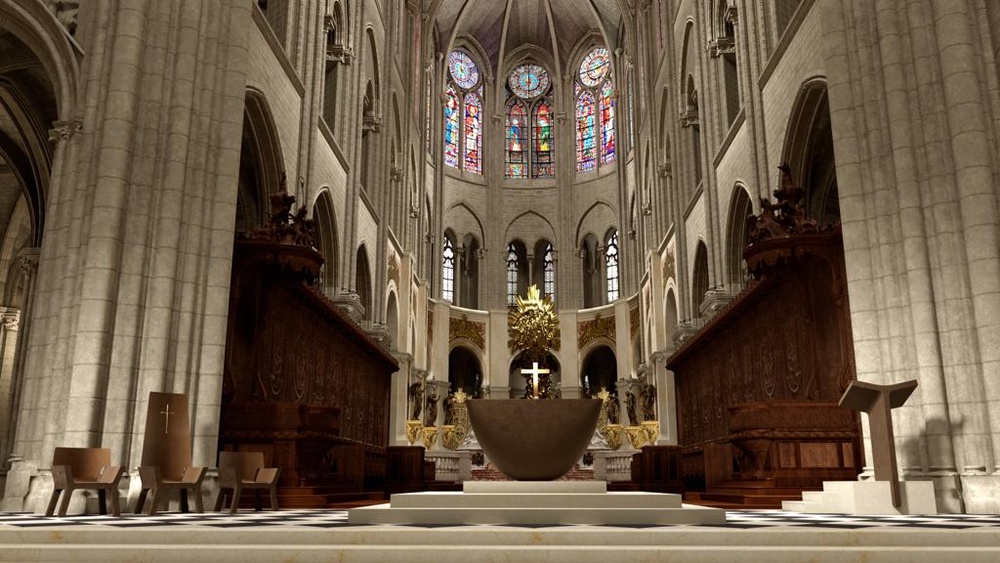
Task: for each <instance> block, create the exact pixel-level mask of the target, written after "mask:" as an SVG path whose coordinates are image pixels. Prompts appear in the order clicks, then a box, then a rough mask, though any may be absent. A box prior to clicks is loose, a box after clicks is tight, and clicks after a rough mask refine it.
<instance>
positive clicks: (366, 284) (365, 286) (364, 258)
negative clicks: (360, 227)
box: [354, 245, 372, 320]
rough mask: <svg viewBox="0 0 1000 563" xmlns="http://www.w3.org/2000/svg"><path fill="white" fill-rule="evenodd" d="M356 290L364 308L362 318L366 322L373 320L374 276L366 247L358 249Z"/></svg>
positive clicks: (355, 275) (355, 274)
mask: <svg viewBox="0 0 1000 563" xmlns="http://www.w3.org/2000/svg"><path fill="white" fill-rule="evenodd" d="M354 290H355V291H357V292H358V301H360V302H361V307H362V308H364V313H363V314H362V317H363V318H364V319H365V320H371V318H372V275H371V268H370V267H369V266H368V249H366V248H365V246H364V245H361V247H360V248H358V255H357V266H356V268H355V272H354Z"/></svg>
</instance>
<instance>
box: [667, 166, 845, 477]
mask: <svg viewBox="0 0 1000 563" xmlns="http://www.w3.org/2000/svg"><path fill="white" fill-rule="evenodd" d="M786 178H787V177H786ZM775 195H776V196H777V203H776V204H772V203H771V202H769V201H766V200H765V201H764V202H763V210H762V212H761V214H760V215H759V216H756V217H751V221H750V224H751V226H750V233H749V238H750V244H749V245H748V246H747V248H746V251H745V253H744V257H745V259H746V261H747V266H748V268H749V271H750V272H751V273H752V274H753V275H754V277H755V278H756V279H755V280H754V281H752V282H751V283H750V285H749V286H748V287H747V288H746V289H744V291H743V292H741V293H740V294H739V295H737V296H736V297H735V298H734V299H733V300H732V301H731V302H730V303H729V304H727V305H726V306H725V307H724V308H723V309H722V310H720V311H719V312H718V313H717V314H716V315H715V316H714V317H713V318H712V319H711V320H710V321H709V322H708V323H707V324H706V325H705V326H704V327H702V329H701V330H700V331H699V332H698V333H696V334H695V335H694V336H693V337H691V338H690V339H689V340H687V341H686V342H684V343H683V345H682V346H681V347H680V348H679V349H678V350H677V352H675V353H674V354H673V356H671V358H670V359H669V360H668V362H667V367H668V369H670V370H673V372H674V374H675V381H676V393H677V405H678V407H677V411H678V412H677V417H678V426H679V439H680V445H681V446H682V448H683V451H684V461H683V466H684V467H683V472H684V478H685V485H686V487H688V488H689V489H693V490H705V489H706V488H707V489H708V490H709V491H711V489H712V487H713V486H716V485H720V486H724V484H725V483H726V482H727V481H728V480H733V479H740V480H743V481H746V480H770V481H772V482H773V483H774V484H775V485H776V486H778V487H786V488H796V487H799V488H812V487H818V486H820V485H821V484H822V481H824V480H842V479H854V478H856V476H857V474H858V473H859V472H860V468H861V467H862V460H861V447H860V427H859V421H858V417H857V415H856V414H855V413H852V412H851V411H849V410H847V409H843V408H840V407H838V406H837V401H838V400H839V399H840V396H841V394H842V393H843V392H844V390H845V389H846V388H847V386H848V384H849V383H850V381H852V380H853V379H854V378H855V371H854V352H853V341H852V337H851V325H850V318H849V308H848V301H847V292H846V283H845V280H844V272H845V270H844V251H843V242H842V239H841V235H840V228H839V227H838V226H836V225H827V226H824V227H820V226H817V225H816V223H815V221H811V220H808V219H806V218H805V216H804V213H803V211H802V207H801V205H800V204H799V201H800V199H801V196H802V193H801V190H799V189H798V188H796V187H794V186H792V185H791V183H790V181H788V180H787V179H786V181H785V182H784V183H783V185H782V188H781V189H779V190H777V191H775Z"/></svg>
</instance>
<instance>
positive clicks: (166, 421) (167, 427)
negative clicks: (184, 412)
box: [160, 403, 177, 434]
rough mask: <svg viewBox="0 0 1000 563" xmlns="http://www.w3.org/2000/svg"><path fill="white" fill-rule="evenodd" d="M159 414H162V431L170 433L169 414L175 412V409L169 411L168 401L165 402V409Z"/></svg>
mask: <svg viewBox="0 0 1000 563" xmlns="http://www.w3.org/2000/svg"><path fill="white" fill-rule="evenodd" d="M160 414H162V415H164V417H163V418H164V421H163V433H164V434H170V415H172V414H177V411H174V412H170V403H167V408H166V410H162V411H160Z"/></svg>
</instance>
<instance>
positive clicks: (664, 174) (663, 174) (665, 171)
mask: <svg viewBox="0 0 1000 563" xmlns="http://www.w3.org/2000/svg"><path fill="white" fill-rule="evenodd" d="M656 171H657V173H659V175H660V178H669V177H670V176H671V175H672V174H673V166H672V165H671V164H670V161H669V160H668V161H666V162H664V163H663V164H661V165H659V166H657V167H656Z"/></svg>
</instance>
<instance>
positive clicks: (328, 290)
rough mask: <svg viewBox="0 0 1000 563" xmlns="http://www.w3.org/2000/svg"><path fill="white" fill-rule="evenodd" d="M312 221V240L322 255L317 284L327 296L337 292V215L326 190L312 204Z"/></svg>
mask: <svg viewBox="0 0 1000 563" xmlns="http://www.w3.org/2000/svg"><path fill="white" fill-rule="evenodd" d="M312 216H313V221H315V222H316V230H315V232H316V236H315V237H314V238H313V242H314V244H315V245H316V250H318V251H319V253H320V254H322V255H323V268H322V269H321V270H320V275H319V279H318V281H319V284H320V287H321V288H322V290H323V293H325V294H326V295H327V296H328V297H333V296H334V295H336V293H337V264H338V262H337V260H338V256H337V251H338V249H339V248H340V246H339V245H338V244H337V217H336V215H335V214H334V212H333V200H332V199H331V197H330V192H329V191H328V190H325V189H324V190H322V191H321V192H320V194H319V197H318V198H316V204H315V205H313V213H312Z"/></svg>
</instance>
